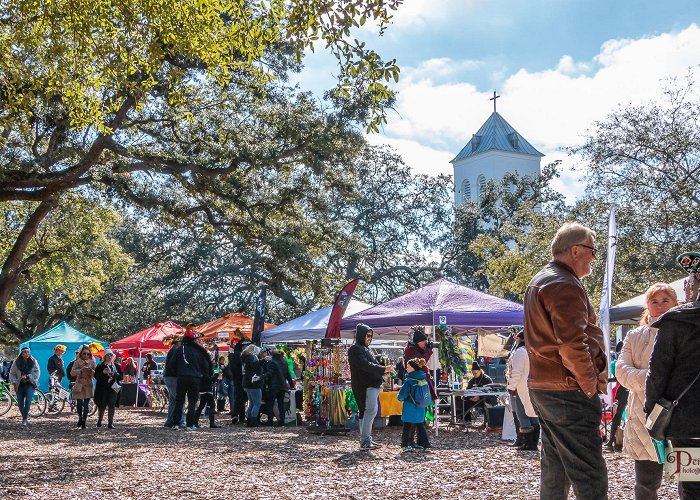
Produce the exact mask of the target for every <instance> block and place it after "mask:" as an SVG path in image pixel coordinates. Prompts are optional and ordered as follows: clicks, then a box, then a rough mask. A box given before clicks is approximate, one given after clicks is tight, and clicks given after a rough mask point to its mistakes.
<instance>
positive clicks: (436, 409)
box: [431, 320, 440, 437]
mask: <svg viewBox="0 0 700 500" xmlns="http://www.w3.org/2000/svg"><path fill="white" fill-rule="evenodd" d="M433 321H434V320H433ZM431 328H432V329H433V345H435V341H436V338H435V325H432V327H431ZM433 349H435V348H434V347H433ZM434 355H435V353H433V356H434ZM433 382H434V383H435V392H436V393H437V386H438V382H439V381H438V379H437V368H435V369H433ZM433 416H434V417H435V436H436V437H437V435H438V434H439V429H438V428H439V427H440V419H439V418H438V407H437V401H436V402H435V415H433Z"/></svg>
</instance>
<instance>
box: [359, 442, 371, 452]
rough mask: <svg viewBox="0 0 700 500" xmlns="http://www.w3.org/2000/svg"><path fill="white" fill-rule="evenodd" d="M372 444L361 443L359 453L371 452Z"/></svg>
mask: <svg viewBox="0 0 700 500" xmlns="http://www.w3.org/2000/svg"><path fill="white" fill-rule="evenodd" d="M372 449H373V448H372V443H361V444H360V451H369V450H372Z"/></svg>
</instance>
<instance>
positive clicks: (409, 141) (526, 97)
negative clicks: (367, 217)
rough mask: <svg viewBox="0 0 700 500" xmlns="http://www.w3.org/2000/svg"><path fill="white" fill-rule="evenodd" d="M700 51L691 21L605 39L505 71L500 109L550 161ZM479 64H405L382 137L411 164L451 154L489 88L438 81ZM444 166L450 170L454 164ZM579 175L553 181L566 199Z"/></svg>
mask: <svg viewBox="0 0 700 500" xmlns="http://www.w3.org/2000/svg"><path fill="white" fill-rule="evenodd" d="M408 3H409V4H410V2H408ZM698 54H700V28H699V27H698V26H697V25H696V24H691V25H690V26H689V27H688V28H686V29H684V30H682V31H680V32H678V33H673V34H669V33H666V34H661V35H658V36H653V37H647V38H642V39H638V40H629V39H625V40H610V41H607V42H605V43H604V44H603V45H602V46H601V49H600V52H599V54H598V55H596V56H595V57H594V58H593V59H592V60H590V61H576V60H574V59H573V58H572V57H570V56H568V55H562V57H561V58H560V60H559V62H558V64H557V66H556V67H554V68H552V69H548V70H544V71H536V72H531V71H527V70H525V69H520V70H519V71H517V72H515V73H514V74H511V75H506V76H505V77H504V79H503V83H502V84H501V85H500V88H499V93H500V95H501V96H503V97H502V98H501V99H499V101H498V111H499V112H500V113H501V114H502V115H503V117H504V118H506V120H508V122H509V123H510V124H511V125H513V126H514V127H515V128H516V129H517V130H518V131H519V132H520V133H521V134H522V135H523V136H524V137H525V138H526V139H527V140H528V141H529V142H531V143H532V144H533V145H534V146H535V147H536V148H537V149H539V150H540V151H542V152H543V153H550V154H549V155H548V156H546V157H545V158H544V159H543V162H545V163H549V162H551V161H553V159H556V158H555V157H561V156H563V155H562V154H561V151H562V150H563V148H565V147H567V146H572V145H575V144H578V143H580V142H581V141H582V138H583V135H584V133H585V131H586V129H588V128H590V127H591V126H592V125H593V123H594V122H595V121H596V120H601V119H604V118H605V117H606V116H607V115H608V114H609V113H611V112H613V111H614V110H615V109H617V108H618V107H619V106H625V105H627V104H643V103H649V102H651V101H655V100H658V99H659V98H660V97H661V91H662V88H663V86H664V80H666V79H668V78H670V77H674V76H684V75H685V74H687V72H688V68H689V67H693V66H697V64H698V62H699V59H698ZM476 64H477V63H476V62H475V61H461V62H460V61H451V60H448V59H431V60H428V61H425V62H424V63H423V64H421V65H419V66H418V67H416V68H404V69H403V70H402V79H401V81H400V82H399V85H398V91H399V94H398V100H397V106H396V108H397V112H396V113H394V114H390V115H389V120H388V124H387V125H386V126H385V128H384V135H385V136H386V138H382V140H386V141H387V142H391V143H393V144H397V145H399V146H400V147H399V146H397V149H398V150H399V151H400V152H402V154H404V159H405V161H406V162H407V163H408V164H411V165H414V164H415V165H437V163H438V162H439V161H449V160H450V159H451V158H452V157H454V155H456V154H457V153H458V152H459V150H460V149H461V148H462V146H464V144H466V142H467V141H468V140H469V138H470V137H471V135H472V134H473V133H474V132H476V131H477V130H478V128H479V127H480V126H481V124H483V122H484V121H485V120H486V118H487V117H488V116H489V114H490V113H491V112H492V109H493V108H492V106H493V104H492V103H491V102H489V98H490V97H491V92H480V91H479V90H477V88H476V86H475V85H473V84H471V83H468V82H463V83H455V82H446V83H439V82H436V80H437V76H444V75H445V74H446V73H448V72H449V71H450V69H451V68H464V67H469V68H473V67H474V65H476ZM431 73H432V75H431ZM698 79H700V77H699V78H698ZM431 151H435V157H434V159H433V160H431V159H430V157H428V156H426V155H429V154H431V153H430V152H431ZM552 153H556V154H552ZM413 154H415V155H416V157H415V160H414V159H413V158H412V157H411V156H410V155H413ZM557 155H560V156H557ZM572 162H573V159H567V160H565V163H568V164H571V163H572ZM445 169H447V171H451V166H450V165H449V164H447V165H446V166H445ZM445 169H436V170H440V171H445ZM579 178H580V174H579V173H570V172H567V173H566V176H564V177H563V178H562V179H561V180H560V181H558V185H559V186H560V187H561V189H562V192H564V193H565V194H567V195H569V196H568V198H569V199H570V196H571V194H572V193H575V194H580V189H581V183H580V182H577V181H578V180H579Z"/></svg>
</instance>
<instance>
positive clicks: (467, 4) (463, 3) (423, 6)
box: [392, 0, 477, 30]
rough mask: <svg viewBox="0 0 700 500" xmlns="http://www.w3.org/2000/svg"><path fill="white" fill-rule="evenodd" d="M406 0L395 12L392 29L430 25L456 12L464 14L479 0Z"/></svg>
mask: <svg viewBox="0 0 700 500" xmlns="http://www.w3.org/2000/svg"><path fill="white" fill-rule="evenodd" d="M439 2H440V5H439V7H438V6H436V3H437V0H405V1H404V3H403V4H401V6H400V7H399V8H398V10H396V11H394V13H393V18H392V22H393V26H392V30H395V29H405V28H408V27H412V26H415V25H428V24H430V23H433V22H435V21H438V20H441V19H446V18H449V17H450V16H453V15H454V14H455V12H459V13H461V14H464V13H465V12H466V11H467V9H469V8H471V7H472V6H474V5H475V4H476V3H477V0H439Z"/></svg>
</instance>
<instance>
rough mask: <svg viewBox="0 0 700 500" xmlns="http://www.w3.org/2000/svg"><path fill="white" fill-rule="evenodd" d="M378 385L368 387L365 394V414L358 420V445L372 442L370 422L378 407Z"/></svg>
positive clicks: (371, 422)
mask: <svg viewBox="0 0 700 500" xmlns="http://www.w3.org/2000/svg"><path fill="white" fill-rule="evenodd" d="M379 390H380V388H379V387H368V388H367V395H366V396H365V414H364V415H363V417H362V420H360V445H363V444H369V443H371V442H372V424H373V423H374V417H376V416H377V410H378V409H379V404H378V399H379Z"/></svg>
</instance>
